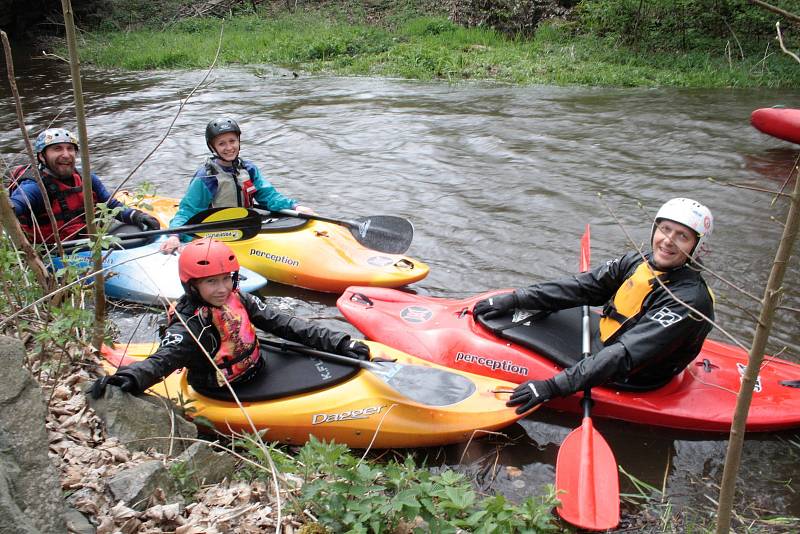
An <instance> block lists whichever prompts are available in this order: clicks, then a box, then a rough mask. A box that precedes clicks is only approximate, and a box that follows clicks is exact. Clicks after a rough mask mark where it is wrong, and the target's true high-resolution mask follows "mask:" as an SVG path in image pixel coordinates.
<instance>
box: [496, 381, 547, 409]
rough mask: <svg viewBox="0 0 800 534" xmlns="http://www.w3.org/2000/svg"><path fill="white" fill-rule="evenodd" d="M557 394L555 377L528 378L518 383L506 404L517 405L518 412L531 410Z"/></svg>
mask: <svg viewBox="0 0 800 534" xmlns="http://www.w3.org/2000/svg"><path fill="white" fill-rule="evenodd" d="M555 394H556V384H555V382H553V379H551V378H548V379H547V380H528V381H527V382H523V383H522V384H520V385H518V386H517V388H516V389H515V390H514V392H513V393H512V394H511V398H510V399H508V402H506V406H517V405H518V404H519V405H520V407H519V408H517V413H518V414H523V413H525V412H527V411H529V410H530V409H531V408H533V407H534V406H538V405H539V404H541V403H543V402H547V401H549V400H550V399H552V398H553V397H554V396H555Z"/></svg>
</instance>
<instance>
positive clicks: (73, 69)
mask: <svg viewBox="0 0 800 534" xmlns="http://www.w3.org/2000/svg"><path fill="white" fill-rule="evenodd" d="M61 8H62V10H63V11H64V26H65V27H66V34H67V46H68V48H69V66H70V74H71V77H72V92H73V96H74V98H75V118H76V120H77V122H78V137H79V138H80V141H81V166H82V169H81V170H82V176H81V177H82V178H83V210H84V212H85V217H86V233H87V234H88V235H89V236H93V235H96V234H97V227H96V226H95V223H94V200H93V199H92V170H91V169H92V168H91V164H90V161H89V136H88V133H87V131H86V110H85V108H84V106H83V88H82V86H81V67H80V57H79V56H78V42H77V39H76V37H75V21H74V18H73V11H72V4H71V2H70V0H61ZM101 252H102V251H101V250H100V249H99V248H95V250H94V253H93V255H92V260H93V263H94V270H95V273H97V274H95V277H94V305H95V308H94V332H93V334H92V346H93V347H94V349H95V351H97V352H99V351H100V347H101V345H102V344H103V337H104V333H105V317H106V292H105V288H104V285H103V284H104V283H105V280H104V276H103V257H102V255H101Z"/></svg>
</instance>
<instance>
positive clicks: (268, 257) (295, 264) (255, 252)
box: [250, 248, 300, 267]
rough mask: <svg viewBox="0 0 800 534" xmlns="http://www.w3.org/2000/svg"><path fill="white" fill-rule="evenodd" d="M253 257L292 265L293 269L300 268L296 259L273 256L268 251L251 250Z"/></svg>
mask: <svg viewBox="0 0 800 534" xmlns="http://www.w3.org/2000/svg"><path fill="white" fill-rule="evenodd" d="M250 255H251V256H258V257H259V258H264V259H266V260H270V261H274V262H275V263H283V264H286V265H291V266H292V267H300V262H299V261H297V260H296V259H294V258H289V257H286V256H278V255H277V254H273V253H271V252H267V251H266V250H258V249H257V248H251V249H250Z"/></svg>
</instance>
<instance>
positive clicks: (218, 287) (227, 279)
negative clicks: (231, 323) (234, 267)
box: [194, 273, 233, 307]
mask: <svg viewBox="0 0 800 534" xmlns="http://www.w3.org/2000/svg"><path fill="white" fill-rule="evenodd" d="M194 286H195V287H196V288H197V292H198V293H200V297H202V299H203V300H204V301H206V302H207V303H209V304H211V305H212V306H217V307H219V306H222V305H223V304H225V301H226V300H228V296H229V295H230V294H231V292H232V291H233V278H231V275H230V274H227V273H226V274H218V275H216V276H208V277H206V278H200V279H199V280H195V282H194Z"/></svg>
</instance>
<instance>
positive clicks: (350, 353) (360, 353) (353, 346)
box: [339, 338, 369, 361]
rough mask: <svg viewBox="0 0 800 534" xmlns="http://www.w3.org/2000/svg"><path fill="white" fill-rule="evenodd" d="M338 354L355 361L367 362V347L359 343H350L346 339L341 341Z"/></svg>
mask: <svg viewBox="0 0 800 534" xmlns="http://www.w3.org/2000/svg"><path fill="white" fill-rule="evenodd" d="M339 352H340V353H341V354H342V355H343V356H347V357H348V358H354V359H356V360H362V361H369V345H367V344H366V343H362V342H360V341H351V340H350V339H349V338H346V339H345V340H344V341H342V347H341V348H340V349H339Z"/></svg>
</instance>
